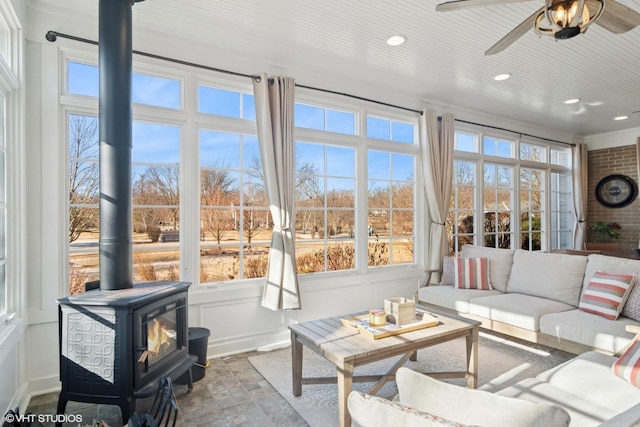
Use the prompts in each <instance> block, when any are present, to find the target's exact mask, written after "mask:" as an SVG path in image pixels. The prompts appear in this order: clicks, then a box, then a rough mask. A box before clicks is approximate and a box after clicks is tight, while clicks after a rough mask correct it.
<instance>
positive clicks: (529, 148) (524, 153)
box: [520, 143, 548, 163]
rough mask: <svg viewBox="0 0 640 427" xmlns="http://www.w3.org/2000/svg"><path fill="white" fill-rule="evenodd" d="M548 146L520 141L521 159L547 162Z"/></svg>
mask: <svg viewBox="0 0 640 427" xmlns="http://www.w3.org/2000/svg"><path fill="white" fill-rule="evenodd" d="M547 152H548V150H547V148H546V147H540V146H537V145H533V144H526V143H520V160H528V161H530V162H540V163H546V162H547Z"/></svg>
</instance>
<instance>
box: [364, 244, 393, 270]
mask: <svg viewBox="0 0 640 427" xmlns="http://www.w3.org/2000/svg"><path fill="white" fill-rule="evenodd" d="M388 264H389V245H388V244H386V243H385V242H373V243H369V265H370V266H379V265H388Z"/></svg>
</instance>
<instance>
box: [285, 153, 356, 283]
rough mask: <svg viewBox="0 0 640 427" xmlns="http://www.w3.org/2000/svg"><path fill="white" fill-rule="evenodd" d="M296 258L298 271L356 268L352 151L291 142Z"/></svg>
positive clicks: (354, 164) (310, 271) (354, 185)
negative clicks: (293, 144) (293, 155)
mask: <svg viewBox="0 0 640 427" xmlns="http://www.w3.org/2000/svg"><path fill="white" fill-rule="evenodd" d="M295 149H296V185H295V187H296V188H295V195H296V257H297V259H296V263H297V265H298V272H299V273H301V274H306V273H317V272H322V271H337V270H352V269H354V268H355V267H356V256H355V254H356V250H355V249H356V248H355V246H354V236H355V206H356V193H355V188H356V181H355V170H356V169H355V167H356V163H355V155H356V153H355V150H354V149H353V148H349V147H338V146H333V145H329V144H321V143H308V142H302V141H299V142H296V148H295Z"/></svg>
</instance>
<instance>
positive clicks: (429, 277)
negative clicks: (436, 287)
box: [424, 268, 442, 286]
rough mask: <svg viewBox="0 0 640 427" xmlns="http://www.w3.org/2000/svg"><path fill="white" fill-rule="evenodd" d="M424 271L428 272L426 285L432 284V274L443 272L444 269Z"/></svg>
mask: <svg viewBox="0 0 640 427" xmlns="http://www.w3.org/2000/svg"><path fill="white" fill-rule="evenodd" d="M424 272H425V273H427V277H426V278H425V281H424V286H429V285H431V276H433V273H442V269H441V268H438V269H433V270H425V271H424Z"/></svg>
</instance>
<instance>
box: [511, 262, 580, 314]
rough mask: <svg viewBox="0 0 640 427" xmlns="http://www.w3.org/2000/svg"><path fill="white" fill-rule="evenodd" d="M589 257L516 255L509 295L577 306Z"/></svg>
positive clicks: (512, 267)
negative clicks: (533, 297)
mask: <svg viewBox="0 0 640 427" xmlns="http://www.w3.org/2000/svg"><path fill="white" fill-rule="evenodd" d="M586 265H587V257H584V256H576V255H565V254H554V253H544V252H530V251H525V250H522V249H518V250H516V252H515V253H514V254H513V265H512V266H511V274H510V275H509V282H508V284H507V292H517V293H520V294H526V295H532V296H535V297H541V298H548V299H552V300H554V301H560V302H563V303H565V304H569V305H572V306H574V307H577V306H578V301H579V300H580V290H581V288H582V280H583V278H584V271H585V267H586Z"/></svg>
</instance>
